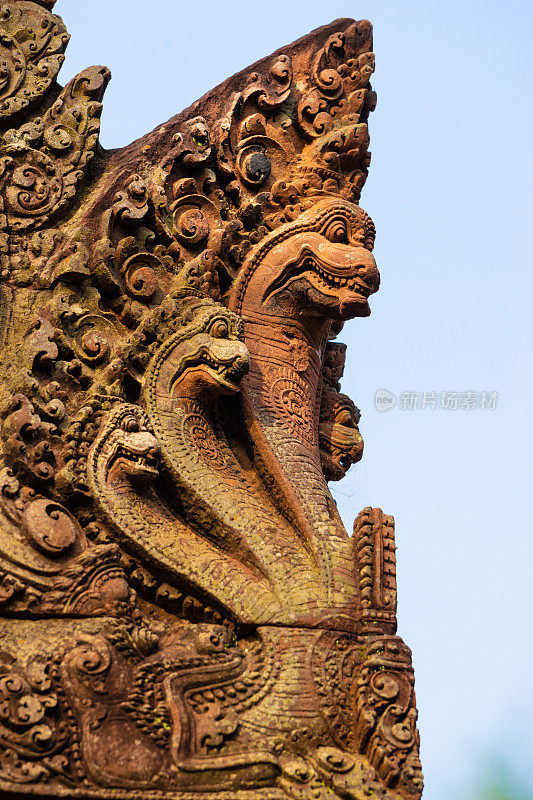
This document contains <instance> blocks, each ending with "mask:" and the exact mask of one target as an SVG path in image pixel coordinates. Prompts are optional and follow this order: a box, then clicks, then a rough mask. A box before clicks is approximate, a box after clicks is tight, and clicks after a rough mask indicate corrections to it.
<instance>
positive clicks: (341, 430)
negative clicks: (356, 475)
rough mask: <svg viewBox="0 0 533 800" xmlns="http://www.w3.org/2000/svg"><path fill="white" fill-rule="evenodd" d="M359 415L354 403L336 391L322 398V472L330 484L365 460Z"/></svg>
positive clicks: (320, 438) (320, 430) (319, 427)
mask: <svg viewBox="0 0 533 800" xmlns="http://www.w3.org/2000/svg"><path fill="white" fill-rule="evenodd" d="M360 416H361V414H360V411H359V409H358V408H357V407H356V406H355V405H354V403H353V402H352V400H350V398H349V397H348V396H347V395H345V394H341V393H339V392H336V391H331V390H329V391H326V392H325V393H324V395H323V397H322V407H321V409H320V422H319V426H318V441H319V447H320V461H321V464H322V470H323V472H324V475H325V476H326V479H327V480H328V481H340V480H341V478H344V476H345V475H346V473H347V471H348V470H349V468H350V467H351V466H352V464H355V463H357V462H358V461H360V460H361V458H362V456H363V447H364V442H363V437H362V436H361V434H360V432H359V427H358V425H359V419H360Z"/></svg>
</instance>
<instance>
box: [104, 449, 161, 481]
mask: <svg viewBox="0 0 533 800" xmlns="http://www.w3.org/2000/svg"><path fill="white" fill-rule="evenodd" d="M117 464H119V465H120V466H122V467H123V468H124V469H125V470H126V472H128V473H129V474H132V475H138V476H143V477H147V478H150V477H153V478H156V477H157V476H158V475H159V457H158V455H156V454H155V453H152V452H150V451H149V450H148V449H143V450H135V449H134V448H131V447H126V446H124V445H121V444H119V445H117V447H116V449H115V451H114V453H113V455H112V456H111V458H110V460H109V463H108V467H107V471H108V473H109V472H110V471H111V469H112V468H113V467H114V466H115V465H117Z"/></svg>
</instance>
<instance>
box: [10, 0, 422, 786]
mask: <svg viewBox="0 0 533 800" xmlns="http://www.w3.org/2000/svg"><path fill="white" fill-rule="evenodd" d="M53 6H54V0H9V2H7V3H0V28H1V29H2V35H1V36H0V50H1V51H2V53H1V56H0V60H1V62H2V67H1V72H2V81H1V82H0V344H1V345H2V350H1V355H0V358H1V362H2V367H3V369H2V376H3V377H2V379H1V382H0V613H1V615H2V635H1V638H2V647H1V651H2V652H1V653H0V709H1V710H2V711H1V713H0V798H2V797H6V798H11V797H14V796H17V797H23V796H25V795H31V796H32V797H50V796H57V797H59V796H61V797H66V798H68V797H81V796H84V797H85V796H87V797H89V796H90V797H95V798H96V797H98V798H111V797H115V796H117V797H118V796H120V797H121V798H124V800H130V799H131V800H134V798H137V797H140V796H141V795H142V796H146V797H151V798H157V800H170V798H183V800H185V798H186V797H187V798H188V797H190V796H191V792H194V793H195V796H196V795H197V794H198V796H199V797H204V796H205V797H206V798H209V800H217V799H218V800H226V798H230V797H231V798H232V800H233V798H239V800H248V799H249V800H260V799H261V798H265V800H266V798H269V800H283V798H287V797H288V798H300V799H301V800H311V798H323V797H324V798H325V797H333V798H341V797H342V798H351V799H352V800H363V798H366V797H368V796H370V795H374V796H376V797H377V796H379V797H382V798H384V800H400V798H404V799H405V800H411V799H412V800H416V799H417V798H419V797H420V796H421V792H422V774H421V767H420V761H419V756H418V733H417V729H416V717H417V712H416V705H415V697H414V675H413V669H412V664H411V654H410V651H409V649H408V648H407V646H406V645H405V644H404V643H403V642H402V640H401V639H400V638H399V637H398V636H397V635H396V576H395V556H394V552H395V544H394V525H393V520H392V517H390V516H387V515H385V514H383V512H382V511H380V510H379V509H374V508H365V509H363V510H362V511H361V512H360V513H359V514H358V515H357V517H356V519H355V523H354V531H353V535H352V536H350V535H349V534H348V533H347V531H346V529H345V527H344V525H343V522H342V520H341V518H340V516H339V513H338V511H337V507H336V504H335V501H334V499H333V497H332V495H331V492H330V490H329V487H328V481H331V480H339V479H341V478H342V477H343V476H344V475H345V474H346V471H347V470H348V469H349V468H350V466H351V465H352V464H355V463H356V462H358V461H359V460H360V459H361V457H362V453H363V440H362V437H361V434H360V432H359V422H360V412H359V409H357V408H356V406H355V405H354V403H353V401H352V400H351V399H350V398H349V397H347V396H346V395H345V394H343V393H342V392H341V378H342V374H343V369H344V361H345V355H346V346H345V345H343V344H342V343H341V342H338V341H337V339H336V337H337V336H338V334H339V333H340V331H341V329H342V326H343V324H344V322H346V321H347V320H350V319H353V318H356V317H366V316H368V314H369V313H370V305H369V298H370V297H371V295H372V294H374V293H375V292H376V291H377V289H378V287H379V273H378V270H377V266H376V262H375V260H374V257H373V255H372V249H373V244H374V236H375V231H374V225H373V223H372V221H371V220H370V218H369V217H368V215H367V214H366V213H365V212H364V211H363V210H362V209H361V207H360V206H359V199H360V194H361V190H362V188H363V185H364V182H365V180H366V177H367V173H368V167H369V163H370V153H369V152H368V146H369V133H368V117H369V114H370V112H371V111H372V110H373V108H374V105H375V94H374V92H373V91H372V88H371V86H370V83H369V80H370V76H371V74H372V72H373V69H374V56H373V53H372V38H371V26H370V24H369V23H368V22H366V21H362V22H354V21H353V20H347V19H341V20H337V21H335V22H333V23H331V24H330V25H327V26H324V27H322V28H319V29H318V30H316V31H313V32H312V33H310V34H308V35H306V36H304V37H303V38H302V39H300V40H298V41H297V42H294V43H293V44H290V45H288V46H287V47H285V48H283V49H282V50H279V51H278V52H276V53H274V54H273V55H272V56H269V57H267V58H264V59H262V60H261V61H258V62H257V63H256V64H254V65H253V66H252V67H250V68H248V69H245V70H243V71H242V72H240V73H239V74H237V75H235V76H233V77H231V78H229V79H228V80H226V81H225V82H224V83H222V84H221V85H220V86H218V87H217V88H216V89H213V90H212V91H211V92H209V93H208V94H207V95H205V96H204V97H203V98H202V99H200V100H199V101H197V102H196V103H194V104H193V106H191V107H190V108H188V109H186V110H185V111H182V112H181V113H179V114H177V115H176V116H175V117H173V118H172V119H171V120H169V121H168V122H166V123H165V124H163V125H160V126H159V127H158V128H156V129H155V130H154V131H152V132H151V133H148V134H146V136H144V137H143V138H142V139H140V140H138V141H137V142H134V143H132V144H130V145H128V146H126V147H123V148H121V149H119V150H114V151H110V152H105V151H104V150H103V149H102V148H101V146H100V145H99V143H98V134H99V124H100V123H99V119H100V114H101V109H102V105H101V101H102V97H103V94H104V91H105V88H106V85H107V82H108V80H109V78H110V73H109V71H108V70H107V68H105V67H90V68H89V69H87V70H84V71H83V72H82V73H80V75H78V76H77V77H76V78H74V79H73V80H72V81H70V83H68V84H67V85H66V86H64V87H62V86H60V85H59V83H58V82H57V74H58V72H59V69H60V66H61V64H62V62H63V59H64V51H65V48H66V45H67V43H68V38H69V37H68V33H67V31H66V27H65V25H64V23H63V21H62V20H61V18H60V17H59V16H57V15H56V14H54V13H53Z"/></svg>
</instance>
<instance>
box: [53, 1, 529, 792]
mask: <svg viewBox="0 0 533 800" xmlns="http://www.w3.org/2000/svg"><path fill="white" fill-rule="evenodd" d="M56 11H57V13H59V14H61V15H62V16H63V18H64V20H65V22H66V23H67V26H68V28H69V31H70V32H71V34H72V41H71V44H70V45H69V49H68V51H67V61H66V64H65V66H64V67H63V70H62V73H61V78H62V81H63V82H66V80H67V79H68V78H70V77H71V76H72V75H74V74H76V73H77V72H78V71H80V70H81V69H83V68H84V67H86V66H89V65H91V64H98V63H100V64H105V65H107V66H109V67H110V68H111V70H112V73H113V78H112V81H111V84H110V86H109V88H108V90H107V94H106V99H105V105H104V114H103V119H102V124H103V130H102V136H101V141H102V143H103V145H104V146H105V147H118V146H122V145H125V144H127V143H129V142H130V141H132V140H133V139H135V138H137V137H139V136H141V135H142V134H144V133H146V132H147V131H149V130H151V129H152V128H153V127H155V126H156V124H158V123H160V122H163V121H164V120H166V119H168V118H169V117H170V116H172V115H173V114H175V113H177V112H178V111H180V110H181V109H182V108H185V107H186V106H188V105H189V104H190V103H192V102H193V101H194V100H196V99H197V98H198V97H200V96H201V95H202V94H204V92H206V91H207V90H209V89H210V88H212V87H213V86H215V85H216V84H218V83H219V82H221V81H222V80H223V79H224V78H226V77H227V76H229V75H231V74H233V73H234V72H236V71H238V70H239V69H242V68H243V67H246V66H247V65H248V64H250V63H252V62H253V61H255V60H257V59H258V58H261V57H263V56H265V55H268V54H269V53H271V52H272V51H273V50H275V49H277V48H278V47H281V46H282V45H284V44H287V43H289V42H291V41H293V40H294V39H297V38H298V37H299V36H301V35H303V34H305V33H307V32H308V31H309V30H311V29H313V28H316V27H318V26H319V25H322V24H325V23H328V22H330V21H331V20H333V19H335V18H337V17H351V16H352V17H355V18H357V19H362V18H368V19H370V20H371V21H372V22H373V24H374V49H375V52H376V58H377V70H376V74H375V76H374V80H373V85H374V88H375V89H376V90H377V92H378V107H377V110H376V112H375V113H374V114H373V115H372V118H371V137H372V148H371V149H372V153H373V161H372V166H371V170H370V177H369V180H368V182H367V185H366V187H365V189H364V192H363V197H362V205H363V206H364V207H365V208H366V210H367V211H368V212H369V213H370V214H371V215H372V216H373V218H374V221H375V223H376V228H377V231H378V237H377V243H376V250H375V254H376V258H377V260H378V264H379V266H380V269H381V273H382V288H381V290H380V292H379V293H378V295H376V296H375V297H374V298H373V301H372V307H373V313H372V316H371V317H370V319H365V320H356V321H354V322H353V323H350V324H349V325H347V326H346V327H345V330H344V331H343V334H342V337H341V338H342V339H343V340H344V341H346V342H347V344H348V367H347V371H346V375H345V379H344V383H343V386H344V390H345V391H346V392H347V393H348V394H350V395H351V396H352V397H353V398H354V400H355V401H356V402H357V404H358V405H359V406H360V408H361V410H362V414H363V416H362V421H361V430H362V432H363V435H364V437H365V442H366V447H365V455H364V458H363V461H362V462H361V464H360V465H357V466H356V467H354V468H353V469H352V471H351V473H350V474H349V476H348V477H347V478H346V479H345V480H344V481H342V482H341V483H340V484H338V485H336V486H335V488H334V493H335V497H336V499H337V502H338V504H339V507H340V510H341V513H342V515H343V518H344V520H345V522H346V525H347V527H348V528H351V525H352V521H353V519H354V518H355V516H356V514H357V513H358V512H359V510H360V509H361V508H363V507H364V506H366V505H374V506H380V507H382V508H383V509H384V510H385V511H386V512H387V513H391V514H393V515H394V516H395V518H396V525H397V545H398V581H399V621H400V633H401V635H402V636H403V637H404V639H405V640H406V642H407V643H408V644H409V645H410V646H411V647H412V649H413V652H414V662H415V669H416V679H417V695H418V703H419V707H420V729H421V735H422V758H423V762H424V768H425V769H424V771H425V774H426V791H425V794H424V797H425V800H452V798H453V800H473V799H474V797H476V796H477V795H476V786H477V785H478V783H479V780H480V775H482V774H483V771H484V770H485V769H488V767H487V766H486V765H487V764H495V763H497V761H498V759H501V760H502V761H503V762H504V764H507V766H508V768H509V769H511V771H513V770H514V771H515V772H516V773H517V776H518V777H517V780H522V781H523V784H522V787H523V788H522V792H523V793H524V792H526V791H527V790H528V789H529V790H530V791H532V792H533V785H532V783H531V781H532V780H533V779H532V778H531V774H530V775H529V777H528V776H527V775H525V774H524V775H522V776H521V775H520V773H521V772H523V773H525V772H526V766H525V764H526V761H527V760H529V761H531V755H532V753H533V722H532V719H533V690H532V688H531V677H530V676H531V660H532V657H533V652H532V643H531V611H530V609H531V605H532V604H531V599H530V586H531V584H532V580H531V577H530V570H531V565H532V563H533V552H532V545H531V540H532V537H531V528H532V523H531V520H532V516H533V514H532V511H531V490H530V486H531V468H530V454H531V452H532V450H533V447H532V445H533V441H532V436H531V423H530V418H531V405H532V400H533V385H532V383H533V382H532V378H531V342H532V330H531V327H532V326H531V312H530V305H531V294H532V293H531V289H532V283H533V280H532V272H531V245H530V232H531V228H532V221H531V220H532V204H531V192H530V187H531V185H532V177H533V176H532V160H531V145H530V141H531V136H532V128H533V113H532V106H531V78H532V70H531V51H532V44H531V29H532V25H533V7H532V6H531V4H530V3H529V2H525V0H524V2H517V1H516V0H510V1H508V2H506V3H505V4H502V3H496V2H490V0H489V1H488V2H477V1H476V0H474V1H473V2H464V1H463V2H461V3H460V2H453V1H452V2H446V3H444V2H440V3H437V2H425V3H423V2H415V1H414V0H404V2H401V3H400V2H395V0H388V2H386V0H372V2H370V0H359V2H339V0H329V1H328V2H327V3H326V2H317V0H306V2H298V1H296V2H289V0H269V2H268V3H253V2H248V3H244V2H232V0H224V1H223V2H222V1H221V0H209V1H208V2H206V0H204V2H197V3H193V2H180V1H179V2H176V1H175V0H174V2H170V0H156V2H152V3H146V2H139V0H137V1H136V0H114V2H109V0H107V1H106V2H104V0H91V2H90V3H81V2H76V3H72V2H70V3H69V2H66V0H63V2H61V0H59V2H58V4H57V6H56ZM378 389H387V390H389V391H391V392H393V393H394V394H395V395H396V397H397V398H398V401H399V400H400V397H401V394H402V392H417V393H419V395H420V397H419V403H420V402H421V399H422V395H423V393H424V392H428V393H429V392H435V393H437V394H438V395H439V398H440V393H441V392H443V391H447V392H453V391H457V392H465V391H471V392H477V393H480V392H483V391H488V392H493V391H495V392H498V402H497V405H496V408H495V409H494V410H484V411H481V410H470V411H467V410H461V409H457V410H440V409H438V408H436V409H435V410H431V409H430V408H425V409H418V410H403V409H401V408H399V403H398V404H397V405H396V407H395V408H394V409H392V410H390V411H387V412H386V413H383V412H379V411H377V410H376V409H375V406H374V395H375V392H376V390H378ZM527 754H529V759H527ZM528 780H529V782H530V783H529V784H528V783H527V782H528ZM521 800H525V797H524V794H522V796H521Z"/></svg>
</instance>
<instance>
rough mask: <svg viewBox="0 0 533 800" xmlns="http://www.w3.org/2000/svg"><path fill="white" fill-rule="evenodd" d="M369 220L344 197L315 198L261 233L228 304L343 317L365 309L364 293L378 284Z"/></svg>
mask: <svg viewBox="0 0 533 800" xmlns="http://www.w3.org/2000/svg"><path fill="white" fill-rule="evenodd" d="M373 243H374V225H373V223H372V221H371V219H370V217H369V216H368V215H367V214H366V213H365V212H364V211H363V210H362V209H361V208H360V207H359V206H357V205H355V204H354V203H351V202H349V201H347V200H344V199H341V198H339V197H336V198H327V199H322V200H320V201H318V202H317V203H316V204H315V205H314V206H313V207H312V208H311V209H309V210H308V211H306V212H304V213H303V214H301V215H300V216H299V217H298V219H297V220H296V221H295V222H293V223H288V224H286V225H283V226H282V227H281V228H279V229H277V230H275V231H274V232H273V233H272V234H270V236H268V237H266V238H265V239H264V240H263V241H262V242H261V244H260V245H259V246H258V247H257V248H256V250H255V251H253V252H252V254H251V255H250V256H249V258H248V261H247V263H246V264H245V265H244V267H243V269H242V271H241V273H240V275H239V278H238V280H237V282H236V285H235V288H234V290H233V296H232V307H233V308H235V310H236V311H238V312H239V313H242V314H243V315H244V316H246V308H249V307H250V305H255V306H256V307H258V306H260V307H261V308H262V309H263V310H264V311H266V312H270V313H273V314H276V312H277V313H281V314H283V315H284V316H287V315H290V316H295V315H297V316H298V317H299V318H305V317H311V318H313V319H314V324H316V320H317V318H322V319H328V320H346V319H351V318H352V317H364V316H368V315H369V314H370V307H369V304H368V298H369V297H370V295H371V294H373V293H374V292H376V291H377V289H378V287H379V272H378V269H377V266H376V262H375V260H374V257H373V255H372V253H371V249H372V247H373Z"/></svg>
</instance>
